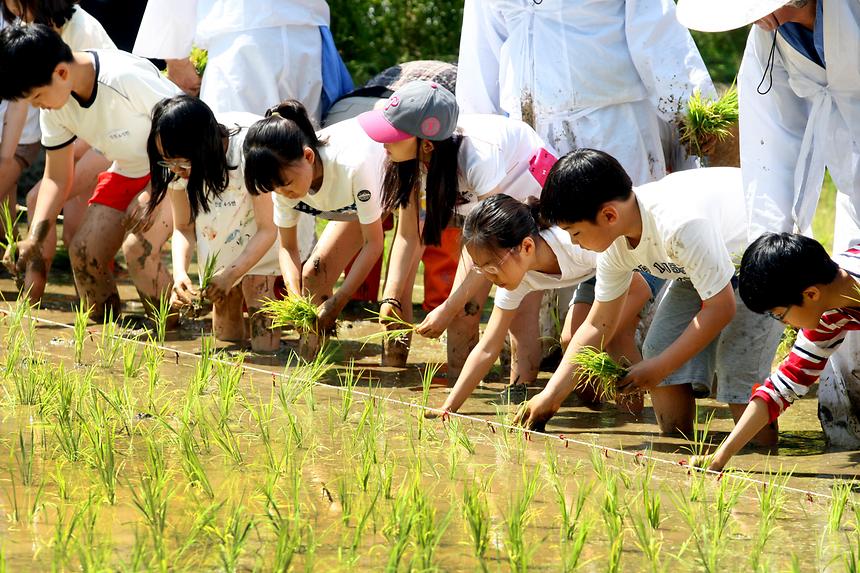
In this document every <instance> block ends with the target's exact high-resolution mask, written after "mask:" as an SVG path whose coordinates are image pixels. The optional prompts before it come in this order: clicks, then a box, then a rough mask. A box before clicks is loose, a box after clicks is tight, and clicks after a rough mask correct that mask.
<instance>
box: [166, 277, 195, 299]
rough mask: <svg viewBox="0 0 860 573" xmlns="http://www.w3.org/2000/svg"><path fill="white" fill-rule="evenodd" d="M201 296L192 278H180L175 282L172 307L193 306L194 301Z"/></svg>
mask: <svg viewBox="0 0 860 573" xmlns="http://www.w3.org/2000/svg"><path fill="white" fill-rule="evenodd" d="M199 296H200V295H199V293H198V292H197V290H196V289H195V288H194V283H193V282H191V277H189V276H188V275H185V276H182V277H179V278H177V279H175V280H174V282H173V295H172V298H173V300H171V301H170V302H171V304H172V305H178V306H191V305H192V304H193V303H194V300H195V299H196V298H198V297H199Z"/></svg>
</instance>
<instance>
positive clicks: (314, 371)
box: [278, 349, 333, 411]
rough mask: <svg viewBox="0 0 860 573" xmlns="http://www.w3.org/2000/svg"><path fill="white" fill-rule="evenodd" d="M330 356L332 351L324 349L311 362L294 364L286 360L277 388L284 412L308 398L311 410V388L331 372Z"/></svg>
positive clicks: (291, 359) (290, 360)
mask: <svg viewBox="0 0 860 573" xmlns="http://www.w3.org/2000/svg"><path fill="white" fill-rule="evenodd" d="M331 356H332V351H331V350H325V349H324V350H323V351H321V352H320V353H319V354H317V356H316V357H315V358H314V359H313V360H312V361H311V362H304V363H299V362H298V361H296V362H294V361H293V358H292V357H290V358H289V359H288V360H287V364H286V366H285V367H284V374H283V376H282V377H281V384H280V386H278V400H279V401H280V403H281V406H282V407H283V408H284V410H287V411H288V410H291V409H292V407H293V405H295V403H296V402H298V400H299V399H301V398H305V399H306V400H307V399H309V398H310V399H311V403H309V405H311V410H313V406H312V399H313V386H314V384H316V382H317V380H320V379H322V378H323V377H324V376H325V375H326V374H328V372H329V371H330V370H332V368H333V366H332V364H331V360H330V359H331Z"/></svg>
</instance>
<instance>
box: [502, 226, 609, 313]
mask: <svg viewBox="0 0 860 573" xmlns="http://www.w3.org/2000/svg"><path fill="white" fill-rule="evenodd" d="M540 236H541V238H542V239H543V240H544V241H546V244H547V245H549V248H550V249H552V252H553V253H554V254H555V256H556V258H557V259H558V266H559V268H560V269H561V274H560V275H548V274H546V273H540V272H537V271H528V272H527V273H526V274H525V275H524V276H523V280H522V281H521V282H520V284H519V286H517V288H515V289H514V290H507V289H504V288H501V287H499V288H497V289H496V298H495V301H494V304H495V305H496V306H497V307H499V308H501V309H503V310H516V309H517V308H519V306H520V303H521V302H522V300H523V299H524V298H525V296H526V295H527V294H529V293H531V292H534V291H538V290H549V289H556V288H564V287H569V286H574V285H578V284H579V283H581V282H582V281H587V280H588V279H590V278H591V277H593V276H594V269H595V268H596V267H597V253H595V252H593V251H587V250H585V249H583V248H582V247H580V246H579V245H576V244H574V243H573V242H571V240H570V234H568V233H567V231H563V230H561V229H559V228H558V227H550V228H549V229H544V230H542V231H541V232H540Z"/></svg>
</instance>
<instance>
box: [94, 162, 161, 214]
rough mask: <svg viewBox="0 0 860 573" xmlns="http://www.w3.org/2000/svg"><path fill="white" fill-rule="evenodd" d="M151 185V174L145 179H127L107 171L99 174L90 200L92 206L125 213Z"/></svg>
mask: <svg viewBox="0 0 860 573" xmlns="http://www.w3.org/2000/svg"><path fill="white" fill-rule="evenodd" d="M148 183H149V174H146V175H144V176H143V177H126V176H125V175H120V174H119V173H112V172H110V171H105V172H104V173H100V174H99V180H98V183H96V188H95V189H93V194H92V196H91V197H90V200H89V201H87V203H89V204H90V205H104V206H106V207H110V208H111V209H116V210H117V211H122V212H123V213H124V212H125V211H126V209H128V206H129V205H131V201H132V199H134V198H135V197H136V196H137V194H138V193H140V192H141V191H143V190H144V188H146V185H147V184H148Z"/></svg>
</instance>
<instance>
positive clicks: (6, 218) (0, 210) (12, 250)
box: [0, 201, 24, 261]
mask: <svg viewBox="0 0 860 573" xmlns="http://www.w3.org/2000/svg"><path fill="white" fill-rule="evenodd" d="M13 211H15V215H14V216H13V215H12V212H13ZM23 215H24V213H23V212H22V213H18V208H17V206H14V207H12V208H10V207H9V201H3V205H2V207H0V224H2V227H3V241H2V242H0V248H2V249H3V251H4V252H8V253H9V256H10V258H11V260H13V261H14V260H16V259H17V256H16V255H17V254H18V222H19V221H20V220H21V217H22V216H23Z"/></svg>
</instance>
